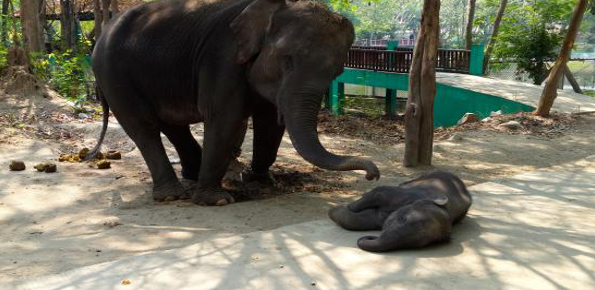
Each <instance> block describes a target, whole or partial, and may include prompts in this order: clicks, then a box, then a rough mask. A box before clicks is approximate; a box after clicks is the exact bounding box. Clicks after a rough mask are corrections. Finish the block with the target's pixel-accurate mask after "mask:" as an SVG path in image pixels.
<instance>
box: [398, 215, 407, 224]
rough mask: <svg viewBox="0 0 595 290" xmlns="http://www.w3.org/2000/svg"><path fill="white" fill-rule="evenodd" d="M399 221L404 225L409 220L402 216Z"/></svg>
mask: <svg viewBox="0 0 595 290" xmlns="http://www.w3.org/2000/svg"><path fill="white" fill-rule="evenodd" d="M397 221H399V223H404V222H406V221H407V218H405V217H404V216H400V217H399V218H398V219H397Z"/></svg>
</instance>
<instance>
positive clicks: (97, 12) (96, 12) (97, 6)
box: [93, 0, 103, 40]
mask: <svg viewBox="0 0 595 290" xmlns="http://www.w3.org/2000/svg"><path fill="white" fill-rule="evenodd" d="M93 16H94V18H95V26H93V35H95V37H94V39H95V40H97V39H99V36H101V30H102V29H101V26H102V23H103V13H102V12H101V0H93Z"/></svg>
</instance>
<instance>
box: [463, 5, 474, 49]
mask: <svg viewBox="0 0 595 290" xmlns="http://www.w3.org/2000/svg"><path fill="white" fill-rule="evenodd" d="M475 1H476V0H469V10H468V12H469V13H467V29H466V32H465V49H467V50H471V44H472V42H473V19H474V18H475Z"/></svg>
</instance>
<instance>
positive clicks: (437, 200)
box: [432, 196, 448, 206]
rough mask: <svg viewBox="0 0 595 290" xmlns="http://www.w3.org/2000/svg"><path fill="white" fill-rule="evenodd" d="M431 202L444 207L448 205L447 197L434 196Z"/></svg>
mask: <svg viewBox="0 0 595 290" xmlns="http://www.w3.org/2000/svg"><path fill="white" fill-rule="evenodd" d="M432 201H433V202H434V203H435V204H436V205H439V206H445V205H446V204H447V203H448V197H446V196H436V197H434V198H433V199H432Z"/></svg>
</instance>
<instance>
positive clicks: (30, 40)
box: [21, 0, 44, 52]
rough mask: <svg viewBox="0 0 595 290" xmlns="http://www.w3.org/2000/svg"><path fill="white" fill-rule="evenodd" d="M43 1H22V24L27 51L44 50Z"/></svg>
mask: <svg viewBox="0 0 595 290" xmlns="http://www.w3.org/2000/svg"><path fill="white" fill-rule="evenodd" d="M43 2H44V1H39V0H35V1H33V0H25V1H21V24H22V26H23V39H24V43H25V48H26V50H27V52H38V51H42V50H43V34H42V33H43V31H42V27H41V21H40V14H41V10H42V9H41V8H42V7H43Z"/></svg>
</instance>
